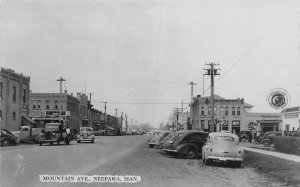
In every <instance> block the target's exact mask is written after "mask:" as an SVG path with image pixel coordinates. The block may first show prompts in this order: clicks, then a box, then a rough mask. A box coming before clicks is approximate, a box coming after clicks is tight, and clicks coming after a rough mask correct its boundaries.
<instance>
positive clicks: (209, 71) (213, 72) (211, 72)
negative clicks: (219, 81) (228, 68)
mask: <svg viewBox="0 0 300 187" xmlns="http://www.w3.org/2000/svg"><path fill="white" fill-rule="evenodd" d="M205 65H208V66H210V68H208V69H205V70H207V73H206V74H205V75H209V76H210V80H211V84H210V98H211V117H210V132H213V131H214V122H215V120H214V115H215V114H214V113H215V100H214V76H215V75H220V74H218V70H220V69H215V67H214V66H216V65H219V64H215V63H213V62H211V63H209V64H205Z"/></svg>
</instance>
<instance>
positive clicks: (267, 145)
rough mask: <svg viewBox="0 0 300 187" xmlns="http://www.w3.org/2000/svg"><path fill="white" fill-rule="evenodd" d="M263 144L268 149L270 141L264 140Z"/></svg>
mask: <svg viewBox="0 0 300 187" xmlns="http://www.w3.org/2000/svg"><path fill="white" fill-rule="evenodd" d="M263 144H264V146H265V147H270V145H271V141H270V140H265V141H264V143H263Z"/></svg>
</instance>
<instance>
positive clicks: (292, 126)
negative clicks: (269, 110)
mask: <svg viewBox="0 0 300 187" xmlns="http://www.w3.org/2000/svg"><path fill="white" fill-rule="evenodd" d="M281 114H282V128H283V129H284V130H286V131H299V130H300V106H298V107H291V108H286V109H284V110H282V112H281Z"/></svg>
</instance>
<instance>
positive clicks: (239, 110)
mask: <svg viewBox="0 0 300 187" xmlns="http://www.w3.org/2000/svg"><path fill="white" fill-rule="evenodd" d="M214 101H215V108H214V114H215V117H214V119H215V122H214V131H220V130H228V131H230V132H234V133H239V132H240V131H245V130H252V129H256V130H262V131H264V132H267V131H279V130H281V128H280V126H281V121H282V120H281V115H280V113H258V112H256V113H254V112H251V108H252V107H253V106H252V105H250V104H247V103H245V102H244V99H243V98H242V99H240V98H238V99H224V98H222V97H220V96H218V95H215V96H214ZM191 110H192V113H193V115H192V129H196V130H205V129H210V128H209V127H210V124H211V122H210V118H211V116H210V112H211V101H210V97H201V96H200V95H198V96H197V97H195V98H193V103H192V105H191Z"/></svg>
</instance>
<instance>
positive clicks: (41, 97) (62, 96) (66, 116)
mask: <svg viewBox="0 0 300 187" xmlns="http://www.w3.org/2000/svg"><path fill="white" fill-rule="evenodd" d="M30 108H31V111H30V117H31V118H32V119H33V120H34V121H35V122H36V123H37V126H41V127H43V125H44V123H48V122H59V121H62V120H63V121H64V122H65V123H67V124H68V125H69V126H70V128H71V129H77V130H78V129H79V127H80V118H79V100H78V99H77V98H76V97H74V96H73V94H71V95H69V94H68V93H67V91H65V93H31V104H30Z"/></svg>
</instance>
